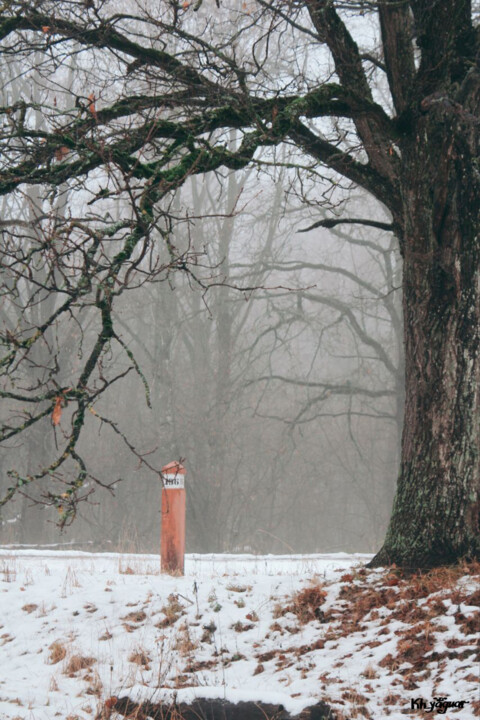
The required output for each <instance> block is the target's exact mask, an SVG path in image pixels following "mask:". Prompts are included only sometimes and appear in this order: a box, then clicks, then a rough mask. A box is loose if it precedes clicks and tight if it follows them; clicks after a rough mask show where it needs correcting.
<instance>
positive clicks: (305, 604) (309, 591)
mask: <svg viewBox="0 0 480 720" xmlns="http://www.w3.org/2000/svg"><path fill="white" fill-rule="evenodd" d="M326 597H327V593H326V592H325V590H324V589H323V588H322V586H321V585H320V584H316V585H311V586H310V587H307V588H305V589H304V590H300V592H298V593H295V595H294V596H293V599H292V603H291V604H290V605H288V606H287V608H286V611H287V612H292V613H293V614H294V615H296V616H297V618H298V620H299V622H301V623H302V624H305V623H308V622H311V621H312V620H317V619H319V617H320V606H321V605H322V604H323V602H324V601H325V598H326Z"/></svg>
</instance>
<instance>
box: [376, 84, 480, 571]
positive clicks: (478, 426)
mask: <svg viewBox="0 0 480 720" xmlns="http://www.w3.org/2000/svg"><path fill="white" fill-rule="evenodd" d="M475 105H478V101H477V102H476V103H475ZM465 108H466V109H465ZM422 109H423V110H424V114H423V115H422V116H421V117H420V120H419V123H418V131H417V134H416V139H415V142H414V143H413V144H412V146H411V147H410V148H404V149H403V150H402V153H403V159H404V160H405V162H404V163H402V164H403V167H404V168H405V174H404V177H403V181H402V187H403V193H402V195H403V201H404V202H403V218H402V219H401V222H399V226H400V227H401V235H402V236H403V237H402V238H401V247H402V251H403V258H404V279H403V290H404V297H403V310H404V327H405V330H404V333H405V365H406V368H405V385H406V400H405V423H404V429H403V437H402V458H401V468H400V477H399V482H398V489H397V494H396V498H395V501H394V506H393V514H392V518H391V521H390V526H389V529H388V532H387V537H386V539H385V543H384V546H383V548H382V549H381V550H380V552H379V553H378V554H377V555H376V557H375V558H374V559H373V561H372V563H371V566H378V565H386V564H391V563H396V564H397V565H401V566H403V567H408V566H411V567H417V568H418V567H429V566H434V565H440V564H448V563H451V562H455V561H458V560H459V559H461V558H462V557H465V558H479V557H480V535H479V494H480V221H479V217H478V202H479V197H480V179H479V173H478V169H477V167H476V165H477V162H478V160H477V159H478V140H479V124H478V120H475V121H474V120H473V117H474V113H472V114H470V113H469V112H468V109H469V108H468V104H467V106H465V105H463V107H460V106H459V105H458V104H456V103H453V102H450V101H449V100H448V99H446V98H437V97H436V98H434V99H432V98H426V100H425V101H424V103H422ZM472 110H473V108H472ZM475 110H477V108H476V107H475Z"/></svg>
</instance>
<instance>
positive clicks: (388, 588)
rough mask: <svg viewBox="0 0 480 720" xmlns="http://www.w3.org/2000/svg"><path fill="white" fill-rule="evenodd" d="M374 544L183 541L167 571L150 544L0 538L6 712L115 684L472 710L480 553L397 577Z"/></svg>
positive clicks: (93, 701) (476, 710) (51, 711)
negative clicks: (190, 547)
mask: <svg viewBox="0 0 480 720" xmlns="http://www.w3.org/2000/svg"><path fill="white" fill-rule="evenodd" d="M368 557H369V556H365V555H346V554H343V553H337V554H329V555H304V556H294V555H289V556H253V555H252V556H250V555H208V556H207V555H188V556H187V558H186V568H185V576H184V577H172V576H167V575H160V573H159V558H158V556H155V555H119V554H115V553H103V554H93V553H83V552H71V551H69V552H61V551H50V552H46V551H44V550H41V551H40V550H11V549H8V548H7V549H0V720H7V719H8V720H12V719H13V718H15V719H16V720H20V719H22V720H23V719H25V720H27V719H28V720H53V718H61V719H62V720H93V719H94V718H104V717H107V716H108V715H109V713H108V712H107V711H106V709H105V701H107V705H108V704H110V705H112V703H113V701H112V700H110V701H109V699H110V698H113V697H117V698H122V697H125V696H128V697H129V698H131V699H132V700H134V701H135V702H137V701H138V702H141V701H145V700H149V701H151V702H155V703H158V702H170V701H171V700H172V698H173V697H176V699H177V701H178V702H185V701H188V702H190V701H191V700H193V699H195V698H199V697H207V698H212V697H218V698H224V699H227V700H231V701H233V702H237V701H239V700H252V701H264V702H267V703H273V704H282V705H283V706H284V707H285V709H286V710H287V711H288V712H290V713H292V714H293V715H295V714H298V713H299V712H300V711H302V710H303V709H304V708H306V707H308V706H311V705H314V704H316V703H318V702H319V701H320V700H324V701H325V702H327V703H328V704H329V705H331V707H332V708H333V710H334V711H335V715H336V717H337V718H338V720H347V718H348V719H350V718H362V717H365V718H372V720H377V719H378V720H382V718H387V717H388V718H391V720H400V719H403V718H405V717H412V718H424V717H433V716H435V715H436V714H437V713H438V714H441V716H442V717H444V718H448V717H451V718H459V719H460V720H468V719H469V718H474V717H479V716H480V695H479V692H480V691H479V687H480V683H479V679H480V678H479V668H480V662H479V658H478V638H479V631H480V622H479V616H480V613H479V605H480V585H479V579H480V575H479V566H478V565H475V566H472V565H470V566H465V567H464V568H463V569H462V570H461V571H459V570H445V569H443V570H438V571H432V572H431V573H427V574H426V575H422V576H413V577H409V578H406V577H403V576H402V574H401V573H399V572H396V571H373V570H365V569H364V568H363V564H364V563H365V562H366V561H367V560H368ZM435 698H436V699H437V700H435ZM438 698H443V699H444V700H442V699H441V700H438ZM418 699H421V700H422V702H424V703H425V707H424V708H423V709H422V708H421V705H420V707H419V706H418V704H417V705H414V707H413V708H412V701H414V702H415V701H417V700H418ZM432 701H433V702H434V703H435V702H437V706H436V707H434V709H433V712H432V708H431V706H430V702H432ZM445 701H448V702H453V703H457V707H454V708H453V709H452V708H448V709H446V706H445V704H443V705H442V703H445ZM458 703H460V706H458ZM462 703H463V707H461V705H462ZM429 708H430V709H429ZM110 716H111V717H112V720H114V719H115V720H116V719H117V718H118V719H119V720H120V718H121V717H122V716H121V715H120V714H117V713H116V712H114V711H112V712H111V713H110Z"/></svg>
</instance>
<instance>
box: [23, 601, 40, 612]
mask: <svg viewBox="0 0 480 720" xmlns="http://www.w3.org/2000/svg"><path fill="white" fill-rule="evenodd" d="M37 608H38V605H36V604H35V603H27V605H24V606H23V607H22V610H23V611H24V612H27V613H32V612H33V611H34V610H36V609H37Z"/></svg>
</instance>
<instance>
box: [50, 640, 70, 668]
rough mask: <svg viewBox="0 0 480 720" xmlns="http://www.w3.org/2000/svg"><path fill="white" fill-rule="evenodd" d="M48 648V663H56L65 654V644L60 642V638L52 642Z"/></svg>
mask: <svg viewBox="0 0 480 720" xmlns="http://www.w3.org/2000/svg"><path fill="white" fill-rule="evenodd" d="M48 649H49V650H50V654H49V657H48V662H49V664H50V665H56V664H57V663H59V662H60V661H61V660H63V659H64V658H65V657H66V655H67V649H66V647H65V645H64V644H63V643H62V642H60V640H55V642H53V643H52V644H51V645H50V647H49V648H48Z"/></svg>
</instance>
